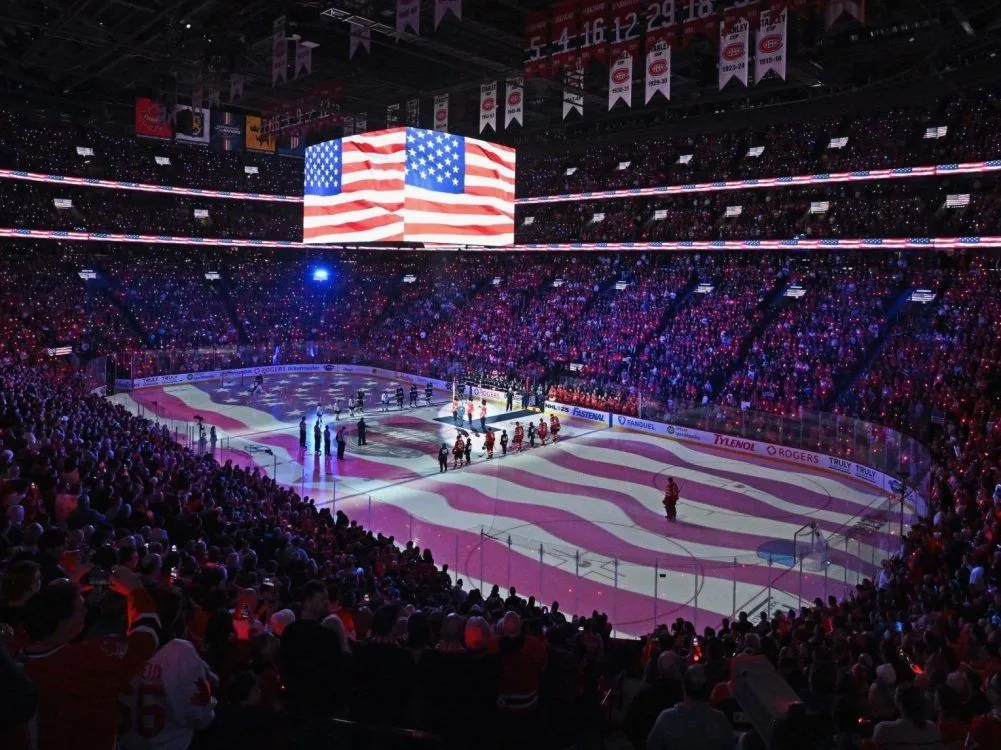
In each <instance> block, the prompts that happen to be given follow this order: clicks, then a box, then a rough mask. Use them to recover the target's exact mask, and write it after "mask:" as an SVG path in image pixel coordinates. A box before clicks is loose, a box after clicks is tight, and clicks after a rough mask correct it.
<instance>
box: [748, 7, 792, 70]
mask: <svg viewBox="0 0 1001 750" xmlns="http://www.w3.org/2000/svg"><path fill="white" fill-rule="evenodd" d="M788 17H789V11H788V10H786V9H785V8H783V9H782V10H781V11H779V12H778V13H776V14H774V15H773V14H772V13H771V12H769V11H767V10H766V11H765V12H763V13H762V14H761V28H760V29H759V30H758V35H757V43H756V44H755V45H754V82H755V83H759V82H760V81H761V79H762V78H764V77H765V76H766V75H767V74H768V73H774V74H775V75H777V76H778V77H779V78H781V79H782V80H783V81H784V80H785V77H786V42H787V37H786V21H787V20H788Z"/></svg>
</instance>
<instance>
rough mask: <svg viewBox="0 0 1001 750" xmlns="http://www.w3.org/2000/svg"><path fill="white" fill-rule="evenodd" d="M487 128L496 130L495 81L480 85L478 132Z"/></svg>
mask: <svg viewBox="0 0 1001 750" xmlns="http://www.w3.org/2000/svg"><path fill="white" fill-rule="evenodd" d="M487 128H490V129H491V130H492V131H494V132H495V133H496V132H497V81H491V82H490V83H484V84H482V85H481V86H480V132H481V133H482V132H483V131H484V130H486V129H487Z"/></svg>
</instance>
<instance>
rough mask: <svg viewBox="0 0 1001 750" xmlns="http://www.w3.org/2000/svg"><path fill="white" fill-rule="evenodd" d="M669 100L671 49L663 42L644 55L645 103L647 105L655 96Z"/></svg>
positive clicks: (649, 49)
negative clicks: (659, 95) (658, 95)
mask: <svg viewBox="0 0 1001 750" xmlns="http://www.w3.org/2000/svg"><path fill="white" fill-rule="evenodd" d="M658 93H659V94H662V95H663V96H664V98H665V99H667V100H668V101H670V99H671V47H670V45H669V44H668V43H667V42H665V41H660V42H657V43H656V44H655V45H654V46H653V47H650V48H648V49H647V53H646V101H645V102H644V104H649V103H650V100H651V99H653V97H654V95H655V94H658Z"/></svg>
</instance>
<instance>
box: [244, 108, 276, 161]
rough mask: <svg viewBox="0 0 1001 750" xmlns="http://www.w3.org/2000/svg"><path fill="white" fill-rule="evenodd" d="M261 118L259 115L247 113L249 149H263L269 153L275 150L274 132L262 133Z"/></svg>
mask: <svg viewBox="0 0 1001 750" xmlns="http://www.w3.org/2000/svg"><path fill="white" fill-rule="evenodd" d="M261 125H262V123H261V118H260V117H258V116H257V115H247V138H246V141H245V142H246V144H247V150H248V151H263V152H265V153H268V154H273V153H274V152H275V137H274V135H272V134H270V133H269V134H268V135H261Z"/></svg>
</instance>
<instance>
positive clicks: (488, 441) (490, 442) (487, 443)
mask: <svg viewBox="0 0 1001 750" xmlns="http://www.w3.org/2000/svg"><path fill="white" fill-rule="evenodd" d="M494 439H495V438H494V432H493V430H491V431H490V432H488V433H487V436H486V437H485V438H484V439H483V447H484V448H485V449H486V451H487V458H493V457H494Z"/></svg>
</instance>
